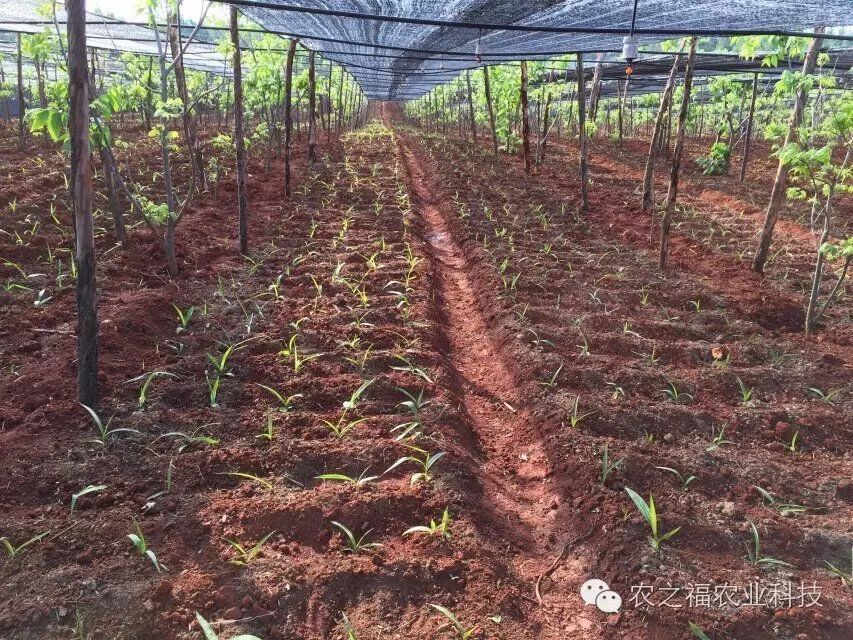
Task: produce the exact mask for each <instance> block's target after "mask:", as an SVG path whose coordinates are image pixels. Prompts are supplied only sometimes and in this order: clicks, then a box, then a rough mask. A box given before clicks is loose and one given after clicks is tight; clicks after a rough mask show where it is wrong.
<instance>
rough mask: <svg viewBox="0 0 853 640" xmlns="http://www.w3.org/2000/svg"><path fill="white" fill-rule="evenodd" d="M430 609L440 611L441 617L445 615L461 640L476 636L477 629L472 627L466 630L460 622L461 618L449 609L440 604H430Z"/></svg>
mask: <svg viewBox="0 0 853 640" xmlns="http://www.w3.org/2000/svg"><path fill="white" fill-rule="evenodd" d="M429 606H430V607H432V608H433V609H435V610H436V611H438V612H439V613H440V614H441V615H443V616H444V617H445V618H447V620H449V621H450V624H451V625H452V626H453V629H454V630H455V631H456V633H457V635H458V636H459V640H467V638H470V637H471V636H473V635H474V632H475V631H476V630H477V627H471V628H470V629H466V628H465V626H464V625H463V624H462V623H461V622H460V621H459V618H457V617H456V614H455V613H453V612H452V611H451V610H450V609H448V608H447V607H443V606H441V605H440V604H432V603H430V604H429Z"/></svg>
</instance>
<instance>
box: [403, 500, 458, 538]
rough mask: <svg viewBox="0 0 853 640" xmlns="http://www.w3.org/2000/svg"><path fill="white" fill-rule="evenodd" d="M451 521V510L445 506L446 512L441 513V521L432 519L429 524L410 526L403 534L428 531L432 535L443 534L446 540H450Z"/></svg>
mask: <svg viewBox="0 0 853 640" xmlns="http://www.w3.org/2000/svg"><path fill="white" fill-rule="evenodd" d="M450 523H451V520H450V511H448V509H447V508H446V507H445V509H444V513H442V514H441V520H440V521H439V522H436V521H435V520H430V521H429V524H428V525H426V526H424V525H420V526H417V527H410V528H409V529H406V530H405V531H404V532H403V535H404V536H408V535H411V534H413V533H426V534H428V535H431V536H441V537H442V538H443V539H444V540H450Z"/></svg>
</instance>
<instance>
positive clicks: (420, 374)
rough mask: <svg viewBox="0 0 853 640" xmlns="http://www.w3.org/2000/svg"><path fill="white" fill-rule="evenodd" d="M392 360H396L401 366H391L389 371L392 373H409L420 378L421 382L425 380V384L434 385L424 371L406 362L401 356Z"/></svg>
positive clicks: (396, 356)
mask: <svg viewBox="0 0 853 640" xmlns="http://www.w3.org/2000/svg"><path fill="white" fill-rule="evenodd" d="M394 358H396V359H397V360H399V361H400V362H402V363H403V364H402V365H399V366H396V367H394V366H392V367H391V369H392V370H393V371H402V372H405V373H411V374H412V375H415V376H417V377H419V378H422V379H423V380H426V382H427V383H429V384H434V382H433V379H432V378H430V376H429V374H428V373H427V372H426V370H425V369H422V368H421V367H417V366H415V365H414V364H412V363H411V362H410V361H409V360H407V359H406V358H404V357H403V356H400V355H395V356H394Z"/></svg>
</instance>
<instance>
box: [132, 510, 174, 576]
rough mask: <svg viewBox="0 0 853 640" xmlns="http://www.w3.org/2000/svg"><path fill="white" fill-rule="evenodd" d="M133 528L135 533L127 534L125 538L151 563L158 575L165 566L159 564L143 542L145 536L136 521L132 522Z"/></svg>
mask: <svg viewBox="0 0 853 640" xmlns="http://www.w3.org/2000/svg"><path fill="white" fill-rule="evenodd" d="M133 528H134V530H135V533H129V534H127V537H128V538H129V539H130V541H131V542H132V543H133V546H134V547H135V548H136V550H137V551H138V552H139V555H142V556H145V557H146V558H148V559H149V560H150V561H151V564H153V565H154V568H155V569H157V573H160V572H161V571H163V570H164V569H166V566H165V565H162V564H160V562H159V561H158V560H157V555H156V554H155V553H154V551H152V550H151V548H150V547H149V546H148V542H146V540H145V536H144V535H143V533H142V527H140V526H139V522H137V521H136V520H134V521H133Z"/></svg>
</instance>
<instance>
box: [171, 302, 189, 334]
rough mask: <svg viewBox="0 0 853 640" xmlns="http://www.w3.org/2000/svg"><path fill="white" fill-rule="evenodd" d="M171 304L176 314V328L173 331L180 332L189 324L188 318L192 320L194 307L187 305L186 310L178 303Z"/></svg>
mask: <svg viewBox="0 0 853 640" xmlns="http://www.w3.org/2000/svg"><path fill="white" fill-rule="evenodd" d="M172 306H173V307H174V308H175V313H177V314H178V323H179V324H178V328H177V329H176V330H175V333H181V332H182V331H186V330H187V326H188V325H189V324H190V320H192V317H193V314H194V313H195V307H193V306H189V307H187V309H186V311H184V310H182V309H181V308H180V307H179V306H178V305H176V304H175V303H174V302H173V303H172Z"/></svg>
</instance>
